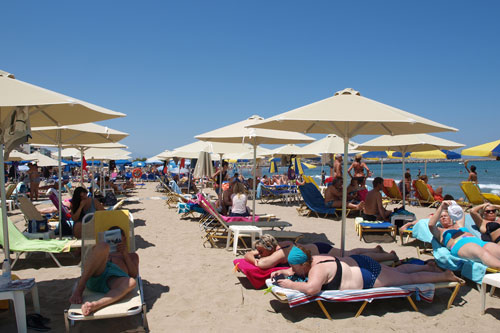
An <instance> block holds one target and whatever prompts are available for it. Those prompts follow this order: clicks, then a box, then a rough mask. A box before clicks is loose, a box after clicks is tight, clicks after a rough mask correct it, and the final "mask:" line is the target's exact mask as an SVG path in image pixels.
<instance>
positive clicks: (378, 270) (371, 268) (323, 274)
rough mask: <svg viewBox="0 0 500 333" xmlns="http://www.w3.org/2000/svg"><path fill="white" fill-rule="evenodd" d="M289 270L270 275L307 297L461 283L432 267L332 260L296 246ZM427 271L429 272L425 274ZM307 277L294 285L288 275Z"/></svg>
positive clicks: (360, 258)
mask: <svg viewBox="0 0 500 333" xmlns="http://www.w3.org/2000/svg"><path fill="white" fill-rule="evenodd" d="M288 263H289V264H290V266H291V267H290V268H288V269H283V270H279V271H276V272H273V273H272V274H271V278H272V279H274V280H276V281H277V282H276V283H277V284H278V285H279V286H280V287H283V288H289V289H295V290H298V291H301V292H303V293H305V294H307V295H315V294H317V293H319V292H320V291H321V290H349V289H354V290H359V289H369V288H378V287H394V286H402V285H407V284H418V283H436V282H445V281H457V282H458V281H461V280H460V279H459V278H458V277H456V276H455V275H454V274H453V272H452V271H449V270H447V271H445V272H443V271H441V270H439V268H437V267H436V266H434V267H433V269H434V271H428V269H429V266H430V265H411V264H406V265H401V266H398V267H396V268H393V267H389V266H386V265H380V264H379V263H378V262H376V261H375V260H373V259H371V258H369V257H367V256H363V255H353V256H350V257H344V258H336V257H335V258H333V257H330V256H325V255H318V256H311V252H310V251H309V250H307V249H305V248H304V247H302V246H300V245H297V246H294V247H293V248H292V249H291V250H290V254H289V255H288ZM426 270H427V271H426ZM292 275H298V276H299V277H303V278H305V277H307V278H308V279H307V282H295V281H292V280H290V279H287V278H286V277H287V276H292Z"/></svg>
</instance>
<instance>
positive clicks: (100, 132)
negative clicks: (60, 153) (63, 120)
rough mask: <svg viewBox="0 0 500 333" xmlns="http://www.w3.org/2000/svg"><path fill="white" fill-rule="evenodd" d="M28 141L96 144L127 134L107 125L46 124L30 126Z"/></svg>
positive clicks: (112, 140)
mask: <svg viewBox="0 0 500 333" xmlns="http://www.w3.org/2000/svg"><path fill="white" fill-rule="evenodd" d="M31 136H32V138H31V139H30V140H29V143H37V144H40V145H41V144H52V145H54V144H55V145H57V144H61V145H62V144H64V145H78V144H97V143H112V142H117V141H120V140H122V139H124V138H126V137H127V136H128V134H127V133H124V132H120V131H117V130H114V129H111V128H109V127H105V126H101V125H97V124H93V123H87V124H78V125H68V126H47V127H33V128H31Z"/></svg>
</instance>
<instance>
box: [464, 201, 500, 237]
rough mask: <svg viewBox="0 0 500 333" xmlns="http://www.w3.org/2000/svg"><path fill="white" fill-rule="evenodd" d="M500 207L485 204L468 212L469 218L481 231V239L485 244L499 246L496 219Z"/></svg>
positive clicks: (498, 223) (498, 220)
mask: <svg viewBox="0 0 500 333" xmlns="http://www.w3.org/2000/svg"><path fill="white" fill-rule="evenodd" d="M498 209H500V206H498V205H493V204H490V203H485V204H482V205H479V206H476V207H474V208H472V209H471V210H470V216H472V219H473V220H474V223H476V225H477V227H478V228H479V231H481V239H482V240H483V241H485V242H494V243H497V244H500V219H499V218H498V217H497V212H498Z"/></svg>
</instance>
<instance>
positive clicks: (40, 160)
mask: <svg viewBox="0 0 500 333" xmlns="http://www.w3.org/2000/svg"><path fill="white" fill-rule="evenodd" d="M28 160H30V161H33V162H34V163H36V164H37V165H38V166H39V167H56V166H58V165H59V161H58V160H55V159H53V158H50V157H48V156H46V155H44V154H42V153H40V152H38V151H37V152H34V153H32V154H29V155H28ZM64 165H66V163H61V166H64Z"/></svg>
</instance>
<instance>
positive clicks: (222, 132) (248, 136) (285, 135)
mask: <svg viewBox="0 0 500 333" xmlns="http://www.w3.org/2000/svg"><path fill="white" fill-rule="evenodd" d="M263 120H264V118H262V117H260V116H256V115H254V116H251V117H250V118H248V119H246V120H243V121H240V122H237V123H234V124H231V125H228V126H224V127H221V128H219V129H216V130H213V131H210V132H206V133H203V134H200V135H197V136H196V138H197V139H199V140H203V141H212V142H232V143H250V144H252V145H261V144H287V143H309V142H312V141H314V139H313V138H311V137H309V136H307V135H304V134H301V133H296V132H288V131H275V130H267V129H255V128H248V126H251V125H254V124H257V123H259V122H260V121H263Z"/></svg>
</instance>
